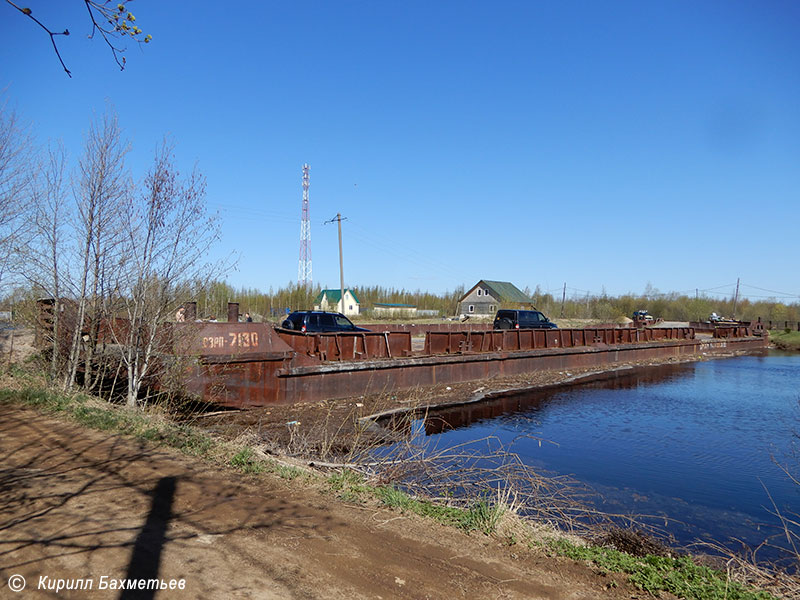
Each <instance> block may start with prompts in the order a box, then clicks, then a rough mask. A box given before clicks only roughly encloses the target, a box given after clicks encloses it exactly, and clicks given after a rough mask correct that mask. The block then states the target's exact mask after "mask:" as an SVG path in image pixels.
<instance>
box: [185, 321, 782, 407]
mask: <svg viewBox="0 0 800 600" xmlns="http://www.w3.org/2000/svg"><path fill="white" fill-rule="evenodd" d="M237 317H238V307H235V308H233V307H232V308H231V309H230V310H229V322H228V323H185V324H184V323H176V324H174V326H175V327H177V328H178V329H180V328H192V329H191V333H190V334H189V335H188V336H187V339H189V340H190V343H189V345H188V346H187V347H185V349H184V350H183V351H182V353H185V354H188V355H189V356H191V357H193V363H192V366H191V367H190V368H189V369H188V371H187V373H186V385H187V387H188V389H189V391H190V392H192V393H194V394H196V395H198V396H200V397H202V398H203V399H205V400H207V401H210V402H213V403H216V404H219V405H222V406H229V407H237V408H247V407H257V406H267V405H271V404H286V403H296V402H307V401H319V400H327V399H334V398H347V397H354V396H355V397H358V396H364V395H367V394H375V393H382V392H392V391H399V390H407V389H411V388H418V387H419V388H423V387H426V386H433V385H437V384H449V383H459V382H465V381H477V380H484V379H489V378H494V377H503V376H511V375H521V374H525V373H532V372H536V371H544V370H568V369H575V368H584V367H598V368H606V367H609V368H610V367H613V366H614V365H617V364H620V363H625V362H630V361H641V360H664V359H669V358H676V357H677V358H680V357H683V358H691V357H692V356H698V357H699V356H702V355H713V354H718V355H719V354H731V353H738V352H748V351H758V350H763V349H765V348H766V347H767V344H768V338H767V336H766V335H765V334H764V332H763V329H761V328H759V327H757V326H738V327H726V328H724V329H722V328H721V329H718V330H716V331H714V332H713V333H712V334H698V333H697V332H696V331H695V329H694V328H692V327H671V328H667V327H647V328H641V329H636V328H626V327H622V328H610V327H609V328H597V329H552V330H506V331H493V330H491V329H488V327H489V326H486V325H473V324H470V325H468V326H467V325H462V324H450V325H448V324H438V325H431V326H426V325H417V326H385V327H377V326H373V329H383V331H375V330H373V331H369V332H358V333H316V334H307V333H306V334H303V333H299V332H295V331H289V330H284V329H280V328H277V327H275V326H273V325H272V324H269V323H240V322H238V318H237ZM759 325H760V324H759ZM185 331H189V330H188V329H186V330H185ZM412 334H413V335H414V336H415V338H416V339H417V340H419V338H420V337H422V336H424V343H423V344H422V345H421V347H418V348H417V349H412ZM414 346H419V344H414Z"/></svg>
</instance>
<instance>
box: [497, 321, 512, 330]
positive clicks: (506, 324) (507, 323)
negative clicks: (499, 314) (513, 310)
mask: <svg viewBox="0 0 800 600" xmlns="http://www.w3.org/2000/svg"><path fill="white" fill-rule="evenodd" d="M511 326H512V323H511V319H500V320H499V321H498V322H497V325H495V328H496V329H511Z"/></svg>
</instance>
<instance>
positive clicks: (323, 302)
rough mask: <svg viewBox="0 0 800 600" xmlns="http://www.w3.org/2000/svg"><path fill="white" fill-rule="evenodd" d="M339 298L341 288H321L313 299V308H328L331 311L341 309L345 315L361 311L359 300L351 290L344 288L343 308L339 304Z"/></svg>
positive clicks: (340, 297) (349, 315) (340, 296)
mask: <svg viewBox="0 0 800 600" xmlns="http://www.w3.org/2000/svg"><path fill="white" fill-rule="evenodd" d="M341 299H342V293H341V290H338V289H337V290H322V291H321V292H320V293H319V294H318V295H317V297H316V298H315V299H314V310H329V311H333V312H339V311H340V310H341V312H342V313H344V315H345V316H347V317H351V316H353V315H358V314H360V313H361V302H359V300H358V296H356V294H355V292H354V291H353V290H351V289H346V290H345V291H344V309H342V307H341V306H340V304H339V301H340V300H341Z"/></svg>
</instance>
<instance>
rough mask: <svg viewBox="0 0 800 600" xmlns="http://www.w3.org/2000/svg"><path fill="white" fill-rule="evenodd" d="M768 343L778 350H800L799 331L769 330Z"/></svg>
mask: <svg viewBox="0 0 800 600" xmlns="http://www.w3.org/2000/svg"><path fill="white" fill-rule="evenodd" d="M769 343H770V344H772V345H773V346H775V347H776V348H778V349H779V350H786V351H787V352H800V331H788V332H787V331H784V330H780V331H778V330H772V331H770V332H769Z"/></svg>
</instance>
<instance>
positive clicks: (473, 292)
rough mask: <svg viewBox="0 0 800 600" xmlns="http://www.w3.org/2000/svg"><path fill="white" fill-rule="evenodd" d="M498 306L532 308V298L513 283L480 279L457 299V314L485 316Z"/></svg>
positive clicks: (498, 307)
mask: <svg viewBox="0 0 800 600" xmlns="http://www.w3.org/2000/svg"><path fill="white" fill-rule="evenodd" d="M500 308H533V300H532V299H531V298H530V296H526V295H525V293H524V292H522V291H521V290H520V289H519V288H518V287H517V286H515V285H514V284H513V283H510V282H508V281H489V280H488V279H481V280H480V281H479V282H478V283H476V284H475V285H474V286H473V287H472V289H470V290H469V291H468V292H467V293H466V294H464V295H463V296H462V297H461V300H459V301H458V309H457V314H459V315H466V316H476V317H486V316H493V315H494V313H495V312H496V311H498V310H499V309H500Z"/></svg>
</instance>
